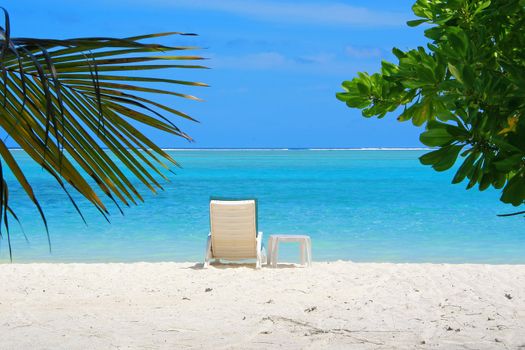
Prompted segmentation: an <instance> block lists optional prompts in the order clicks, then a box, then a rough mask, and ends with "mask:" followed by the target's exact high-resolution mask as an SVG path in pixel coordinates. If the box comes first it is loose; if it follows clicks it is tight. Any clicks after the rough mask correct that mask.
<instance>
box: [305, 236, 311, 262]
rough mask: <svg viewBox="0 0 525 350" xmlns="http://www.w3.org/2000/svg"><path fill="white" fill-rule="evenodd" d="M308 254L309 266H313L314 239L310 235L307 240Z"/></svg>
mask: <svg viewBox="0 0 525 350" xmlns="http://www.w3.org/2000/svg"><path fill="white" fill-rule="evenodd" d="M306 256H307V261H308V266H309V267H311V266H312V240H311V239H310V237H308V239H307V240H306Z"/></svg>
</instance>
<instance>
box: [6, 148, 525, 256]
mask: <svg viewBox="0 0 525 350" xmlns="http://www.w3.org/2000/svg"><path fill="white" fill-rule="evenodd" d="M171 153H172V155H173V156H174V158H175V159H177V160H178V161H179V162H180V163H181V164H182V166H183V168H182V169H176V173H177V175H170V177H171V179H172V181H171V182H169V183H166V184H165V191H164V192H160V193H158V194H157V195H153V194H149V193H147V194H146V195H145V203H142V204H140V205H139V206H135V207H130V208H125V210H124V211H125V215H124V216H122V215H120V214H119V212H118V210H117V209H116V208H115V207H112V206H110V209H111V212H112V215H111V224H108V223H107V222H106V221H105V220H104V219H103V218H102V217H101V216H100V215H99V214H98V212H97V211H96V210H94V209H93V208H91V207H90V206H89V205H88V204H87V203H86V202H85V201H83V200H82V199H81V198H79V205H80V206H81V208H82V211H83V213H84V215H85V217H86V220H87V222H88V225H87V226H86V225H85V224H84V223H83V222H82V220H81V219H80V217H79V216H78V214H76V212H75V211H74V209H73V208H72V206H71V205H70V204H69V202H68V200H67V197H66V196H65V195H64V194H63V193H62V192H61V191H60V189H59V187H58V186H57V185H56V184H55V183H54V182H53V180H52V178H51V177H50V176H48V175H47V174H46V173H45V172H44V171H43V170H42V169H41V168H40V167H38V166H35V165H33V164H32V163H31V162H30V160H29V158H28V157H27V155H25V154H24V153H23V152H21V151H16V152H15V154H16V158H17V159H18V160H19V161H20V164H21V166H22V167H23V169H24V170H25V171H26V172H27V174H28V177H29V179H30V181H31V182H32V184H33V187H34V189H35V191H36V193H37V196H38V198H39V199H40V202H41V204H42V206H43V207H44V211H45V213H46V216H47V219H48V222H49V229H50V235H51V241H52V253H51V254H50V253H49V251H48V245H47V238H46V235H45V231H44V227H43V225H42V223H41V222H40V220H39V217H38V213H37V211H36V209H34V207H33V206H32V205H30V204H29V202H28V201H27V199H26V197H25V194H24V193H23V192H22V191H21V189H20V187H19V186H17V184H16V182H14V181H13V177H12V176H11V175H8V176H7V178H8V183H9V185H10V196H11V197H10V201H11V204H12V206H13V207H14V208H15V210H16V212H17V214H18V216H19V217H20V219H21V221H22V225H23V228H24V231H25V233H26V235H27V238H28V240H29V242H26V241H25V239H24V236H23V234H22V231H21V230H20V228H19V227H18V225H17V223H16V222H15V221H14V220H11V222H10V224H11V234H12V245H13V255H14V261H15V262H31V261H57V262H58V261H61V262H109V261H123V262H128V261H201V260H202V258H203V255H204V245H205V241H206V236H207V233H208V225H209V224H208V220H209V217H208V201H209V197H210V195H217V196H230V197H252V196H253V197H257V198H258V199H259V228H260V230H262V231H263V232H264V234H265V241H266V240H267V238H268V235H269V234H272V233H289V234H308V235H310V236H311V237H312V242H313V255H314V260H337V259H344V260H353V261H387V262H475V263H481V262H482V263H525V219H524V218H523V217H512V218H499V217H497V216H496V214H498V213H505V212H510V211H512V210H513V209H514V208H512V207H508V206H505V205H503V204H501V203H500V202H499V201H498V198H499V195H498V193H497V192H496V191H491V190H487V191H485V192H481V193H480V192H478V191H477V190H476V191H466V190H465V189H464V187H465V184H461V185H451V184H450V180H451V178H452V175H453V173H452V172H446V173H436V172H434V171H433V170H432V169H430V168H428V167H425V166H422V165H420V164H419V161H418V159H417V158H418V157H419V156H420V155H421V154H423V153H424V151H314V150H296V151H274V150H272V151H212V150H210V151H172V152H171ZM4 168H5V166H4ZM144 193H146V191H144ZM76 198H78V196H76ZM296 250H297V247H296V246H294V245H290V246H288V247H287V249H285V250H284V253H283V254H284V258H285V259H288V260H290V261H293V260H295V259H297V256H298V254H297V252H296ZM0 261H1V262H7V261H9V255H8V250H7V240H6V239H5V236H4V239H3V240H0Z"/></svg>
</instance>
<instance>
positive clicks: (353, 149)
mask: <svg viewBox="0 0 525 350" xmlns="http://www.w3.org/2000/svg"><path fill="white" fill-rule="evenodd" d="M103 149H108V148H103ZM161 149H162V150H163V151H429V150H431V148H426V147H362V148H294V147H290V148H169V147H167V148H161ZM9 150H10V151H23V149H21V148H9Z"/></svg>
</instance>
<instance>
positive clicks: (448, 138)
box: [419, 128, 454, 147]
mask: <svg viewBox="0 0 525 350" xmlns="http://www.w3.org/2000/svg"><path fill="white" fill-rule="evenodd" d="M419 140H420V141H421V142H422V143H423V144H424V145H425V146H429V147H436V146H444V145H446V144H447V143H450V142H452V141H453V140H454V138H453V137H452V135H450V134H449V132H448V131H447V129H445V128H431V129H428V130H425V131H424V132H423V133H422V134H421V135H420V136H419Z"/></svg>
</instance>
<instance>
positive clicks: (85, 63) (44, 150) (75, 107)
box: [0, 8, 207, 254]
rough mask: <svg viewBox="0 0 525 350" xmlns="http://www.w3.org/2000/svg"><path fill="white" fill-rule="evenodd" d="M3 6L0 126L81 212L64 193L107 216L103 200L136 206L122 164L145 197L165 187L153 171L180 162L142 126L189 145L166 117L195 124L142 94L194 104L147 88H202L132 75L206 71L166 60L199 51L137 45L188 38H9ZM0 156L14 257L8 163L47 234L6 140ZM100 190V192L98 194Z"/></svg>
mask: <svg viewBox="0 0 525 350" xmlns="http://www.w3.org/2000/svg"><path fill="white" fill-rule="evenodd" d="M2 10H3V12H4V15H5V24H4V26H3V27H1V26H0V128H2V129H3V130H4V132H5V133H6V134H7V135H9V137H10V138H11V139H12V140H13V141H14V142H16V144H17V145H18V146H19V147H21V148H22V149H23V150H24V151H25V152H26V153H27V154H28V155H29V156H30V157H31V158H32V159H33V161H35V162H37V163H38V164H40V165H41V166H42V168H43V169H45V170H46V171H47V172H48V173H50V174H51V175H52V176H53V178H54V179H55V180H56V181H57V182H58V183H59V185H60V186H61V188H62V189H63V190H64V191H65V192H66V194H67V195H68V197H69V198H70V200H71V203H72V205H73V206H74V207H75V209H76V210H77V211H78V212H79V214H80V215H81V216H82V213H81V212H80V209H79V207H78V205H77V204H76V203H75V201H74V199H73V197H72V196H71V195H70V194H69V191H68V187H72V188H73V189H74V190H75V191H77V192H78V193H80V194H81V195H82V196H84V197H85V198H86V199H87V200H88V201H89V202H91V204H92V205H94V206H95V207H96V208H97V209H98V210H99V211H100V212H101V213H102V215H104V216H105V217H106V219H107V215H108V213H109V212H108V209H107V206H106V204H105V203H104V200H103V199H104V197H105V198H106V199H107V200H110V201H112V202H113V203H114V204H116V205H117V207H118V208H119V210H120V205H121V204H123V205H125V206H128V205H130V204H136V203H137V202H139V201H143V197H142V195H141V194H140V192H139V190H138V189H137V188H136V186H135V185H134V184H133V181H132V180H131V179H130V178H129V177H128V176H127V175H125V173H124V171H123V169H122V168H127V169H128V170H129V171H130V173H131V174H133V176H134V177H135V178H136V179H138V180H139V181H140V182H141V183H142V184H143V185H145V186H146V187H147V188H149V189H150V190H151V191H153V192H155V191H157V190H159V189H162V186H161V184H160V183H159V181H158V180H157V179H156V176H159V177H160V178H161V179H166V176H165V175H164V174H163V173H162V171H161V170H160V169H161V168H164V169H169V166H170V164H171V165H177V163H176V161H175V160H174V159H173V158H172V157H171V156H170V155H169V154H167V153H166V152H165V151H163V150H162V149H161V148H160V147H158V146H157V145H156V144H155V142H153V141H152V140H151V139H150V138H148V137H147V136H146V135H145V134H144V133H143V132H141V131H140V129H141V127H142V126H148V127H151V128H155V129H158V130H162V131H164V132H167V133H169V134H172V135H174V136H177V137H181V138H184V139H186V140H191V138H190V136H188V135H187V134H186V133H184V132H183V131H181V130H180V129H179V128H178V127H177V126H176V125H175V124H174V123H173V122H172V121H171V116H176V117H182V118H185V119H188V120H192V121H194V119H193V118H192V117H190V116H189V115H187V114H186V113H184V112H182V111H180V110H178V109H176V108H173V107H172V106H168V105H166V104H163V103H160V102H158V101H156V100H155V99H154V97H145V96H143V94H149V96H158V95H161V94H162V95H171V96H176V97H180V98H184V99H190V100H197V101H199V100H200V99H199V98H198V97H195V96H193V95H190V94H186V93H181V92H176V91H172V90H171V89H158V88H152V87H151V86H147V84H151V83H162V84H169V85H170V86H173V85H180V86H207V85H206V84H205V83H202V82H191V81H186V80H177V79H172V78H158V77H148V76H135V74H136V72H138V71H155V70H166V69H170V68H184V69H205V68H206V67H204V66H202V65H198V64H194V63H191V62H194V61H198V60H202V59H203V58H202V57H200V56H195V55H186V54H181V55H173V54H170V53H173V52H182V51H186V50H194V49H198V48H197V47H189V46H166V45H161V44H151V43H144V42H142V41H143V40H147V39H152V38H158V37H162V36H168V35H194V34H192V33H180V32H169V33H157V34H147V35H140V36H135V37H128V38H123V39H118V38H106V37H94V38H74V39H67V40H57V39H34V38H13V37H11V33H10V23H9V15H8V13H7V11H6V10H5V9H4V8H2ZM185 61H191V62H190V63H183V62H185ZM160 62H162V63H160ZM145 84H146V85H145ZM152 94H153V95H152ZM106 150H109V152H111V153H112V154H113V155H114V158H113V157H111V156H110V155H109V154H108V152H107V151H106ZM0 157H1V161H0V238H1V237H2V234H3V233H2V232H3V231H2V230H1V227H2V226H3V227H5V229H6V232H7V234H6V235H7V240H8V245H9V251H10V254H11V245H10V237H9V224H8V214H9V215H11V217H13V218H15V219H16V220H17V221H18V217H17V216H16V214H15V213H14V211H13V209H12V208H11V207H10V206H9V195H8V186H7V183H6V181H5V177H4V172H3V168H2V166H4V165H7V167H9V169H10V171H11V172H12V173H13V175H14V177H15V178H16V180H17V181H18V182H19V183H20V185H21V187H22V188H23V190H24V191H25V193H26V194H27V196H28V199H29V200H30V201H31V202H32V203H33V204H34V205H35V206H36V207H37V208H38V211H39V213H40V215H41V216H42V220H43V222H44V224H45V227H46V231H47V230H48V229H47V223H46V218H45V215H44V211H43V209H42V207H41V206H40V204H39V202H38V200H37V197H36V195H35V193H34V191H33V188H32V186H31V184H30V183H29V181H28V180H27V178H26V176H25V175H24V172H23V171H22V169H21V168H20V166H19V165H18V163H17V161H16V160H15V158H14V157H13V155H12V154H11V152H10V150H9V149H8V147H7V145H6V143H5V142H3V141H0ZM115 158H116V159H115ZM118 163H121V164H122V165H120V166H119V165H118ZM90 180H93V181H94V184H95V185H93V181H90ZM97 188H98V189H97ZM98 193H103V194H104V196H103V197H102V198H101V197H100V196H99V194H98ZM82 219H84V218H83V217H82ZM48 237H49V232H48Z"/></svg>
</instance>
